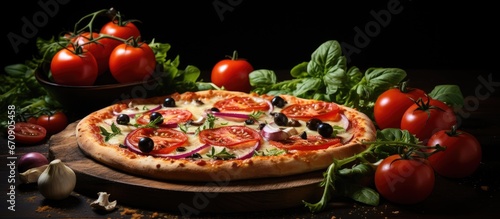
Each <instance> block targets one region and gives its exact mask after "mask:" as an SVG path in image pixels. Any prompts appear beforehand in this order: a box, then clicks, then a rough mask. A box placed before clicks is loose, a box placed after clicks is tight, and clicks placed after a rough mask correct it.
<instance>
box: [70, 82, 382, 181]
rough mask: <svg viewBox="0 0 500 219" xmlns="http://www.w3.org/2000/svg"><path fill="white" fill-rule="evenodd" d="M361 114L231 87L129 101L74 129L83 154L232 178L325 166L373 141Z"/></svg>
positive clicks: (142, 171) (153, 169) (113, 163)
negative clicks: (366, 142)
mask: <svg viewBox="0 0 500 219" xmlns="http://www.w3.org/2000/svg"><path fill="white" fill-rule="evenodd" d="M375 135H376V129H375V127H374V125H373V123H372V121H371V120H370V119H369V118H368V117H367V116H366V115H365V114H363V113H361V112H359V111H357V110H355V109H353V108H349V107H346V106H343V105H339V104H336V103H332V102H325V101H318V100H308V99H301V98H298V97H294V96H290V95H276V96H272V95H257V94H255V93H250V94H248V93H242V92H234V91H226V90H207V91H198V92H186V93H175V94H172V95H168V96H162V97H154V98H148V99H131V100H127V101H123V102H120V103H116V104H113V105H110V106H108V107H105V108H103V109H100V110H97V111H95V112H93V113H91V114H89V115H87V116H86V117H84V118H83V119H82V120H80V121H79V122H78V124H77V127H76V138H77V143H78V146H79V148H80V149H81V150H82V151H83V153H84V154H85V155H86V156H88V157H90V158H92V159H94V160H96V161H98V162H100V163H102V164H104V165H106V166H109V167H112V168H114V169H116V170H119V171H124V172H126V173H129V174H133V175H136V176H141V177H148V178H153V179H158V180H181V181H229V180H245V179H257V178H269V177H284V176H290V175H294V174H301V173H308V172H313V171H318V170H324V169H326V168H327V167H328V166H329V165H330V164H331V163H332V162H333V160H334V159H342V158H345V157H349V156H353V155H355V154H357V153H359V152H362V151H363V150H365V149H366V146H365V145H364V144H363V142H364V141H372V140H374V139H375V137H376V136H375Z"/></svg>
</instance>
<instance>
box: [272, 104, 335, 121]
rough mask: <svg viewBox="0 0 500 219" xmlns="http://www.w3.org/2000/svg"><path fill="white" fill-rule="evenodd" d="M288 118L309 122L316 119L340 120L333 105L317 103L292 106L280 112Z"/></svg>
mask: <svg viewBox="0 0 500 219" xmlns="http://www.w3.org/2000/svg"><path fill="white" fill-rule="evenodd" d="M281 112H282V113H283V114H285V115H286V116H287V117H288V118H293V119H299V120H306V121H307V120H310V119H311V118H317V119H320V120H325V121H327V120H328V121H338V120H340V118H341V117H340V108H339V106H338V105H337V104H335V103H329V102H317V103H309V104H293V105H289V106H287V107H285V108H284V109H282V110H281Z"/></svg>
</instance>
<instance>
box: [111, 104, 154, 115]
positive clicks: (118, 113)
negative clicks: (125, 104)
mask: <svg viewBox="0 0 500 219" xmlns="http://www.w3.org/2000/svg"><path fill="white" fill-rule="evenodd" d="M159 109H161V104H160V105H158V106H155V107H153V108H151V109H146V110H143V109H141V110H136V109H134V108H133V107H131V108H127V109H124V110H130V111H133V113H123V111H121V112H116V111H113V114H114V115H116V116H117V115H120V114H127V115H128V116H130V117H134V116H135V115H136V114H140V113H147V112H152V111H156V110H159Z"/></svg>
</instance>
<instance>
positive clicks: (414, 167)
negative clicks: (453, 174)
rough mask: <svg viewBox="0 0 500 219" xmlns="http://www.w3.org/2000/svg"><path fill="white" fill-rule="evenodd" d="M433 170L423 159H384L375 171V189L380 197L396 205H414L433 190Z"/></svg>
mask: <svg viewBox="0 0 500 219" xmlns="http://www.w3.org/2000/svg"><path fill="white" fill-rule="evenodd" d="M434 182H435V176H434V170H433V169H432V167H431V166H430V165H429V164H428V162H427V161H426V160H425V159H422V158H411V159H404V158H402V157H401V155H399V154H395V155H391V156H389V157H387V158H385V159H384V160H383V161H382V162H381V163H380V164H379V165H378V167H377V169H376V171H375V187H376V188H377V191H378V192H379V193H380V195H381V196H382V197H384V198H385V199H387V200H389V201H391V202H394V203H397V204H415V203H418V202H421V201H424V200H425V199H426V198H428V197H429V196H430V195H431V193H432V190H433V189H434Z"/></svg>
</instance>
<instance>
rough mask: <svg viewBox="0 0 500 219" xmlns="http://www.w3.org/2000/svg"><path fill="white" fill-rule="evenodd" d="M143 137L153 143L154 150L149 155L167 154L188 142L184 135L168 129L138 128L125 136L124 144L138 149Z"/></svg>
mask: <svg viewBox="0 0 500 219" xmlns="http://www.w3.org/2000/svg"><path fill="white" fill-rule="evenodd" d="M143 137H149V138H151V139H152V140H153V142H154V148H153V150H152V151H150V152H149V154H168V153H170V152H172V151H174V150H175V149H176V148H178V147H180V146H183V145H184V144H185V143H186V142H187V140H188V138H187V136H186V134H184V133H183V132H181V131H177V130H174V129H170V128H158V129H154V128H138V129H136V130H134V131H132V132H130V133H129V134H128V135H127V137H126V138H125V142H126V144H127V145H130V146H131V147H135V148H139V140H140V139H141V138H143Z"/></svg>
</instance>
